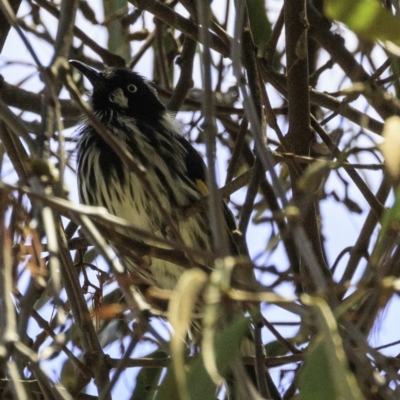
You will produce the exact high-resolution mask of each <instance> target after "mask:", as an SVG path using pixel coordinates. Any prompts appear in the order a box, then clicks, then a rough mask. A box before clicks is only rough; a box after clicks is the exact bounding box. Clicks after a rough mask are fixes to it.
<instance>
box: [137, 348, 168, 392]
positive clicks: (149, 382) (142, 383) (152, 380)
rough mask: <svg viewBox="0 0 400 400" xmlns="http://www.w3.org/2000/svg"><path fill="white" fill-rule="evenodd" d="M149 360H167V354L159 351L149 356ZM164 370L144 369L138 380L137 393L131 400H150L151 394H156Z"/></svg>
mask: <svg viewBox="0 0 400 400" xmlns="http://www.w3.org/2000/svg"><path fill="white" fill-rule="evenodd" d="M147 357H149V358H154V359H157V358H166V357H167V354H166V353H165V352H163V351H159V350H157V351H156V352H154V353H152V354H150V355H148V356H147ZM162 370H163V368H142V369H141V370H140V372H139V374H138V376H137V379H136V386H135V391H134V392H133V393H132V396H131V397H130V400H143V399H148V398H149V399H150V398H152V396H149V394H150V393H152V392H154V390H155V388H156V386H157V384H158V381H159V380H160V376H161V372H162Z"/></svg>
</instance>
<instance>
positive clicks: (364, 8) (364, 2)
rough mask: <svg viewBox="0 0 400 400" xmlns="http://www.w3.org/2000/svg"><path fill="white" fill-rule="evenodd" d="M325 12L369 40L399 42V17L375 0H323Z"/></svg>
mask: <svg viewBox="0 0 400 400" xmlns="http://www.w3.org/2000/svg"><path fill="white" fill-rule="evenodd" d="M324 5H325V7H324V10H325V14H326V15H327V16H328V17H330V18H332V19H336V20H338V21H341V22H343V23H345V24H346V25H347V26H348V27H349V28H350V29H351V30H352V31H353V32H355V33H356V34H357V35H360V36H362V37H364V38H366V39H369V40H382V41H387V40H388V41H392V42H394V43H396V44H397V45H399V44H400V19H399V18H396V17H394V16H393V15H392V14H391V13H390V12H389V11H388V10H386V9H385V8H383V7H382V6H381V4H380V3H379V2H378V1H376V0H352V1H348V0H325V2H324Z"/></svg>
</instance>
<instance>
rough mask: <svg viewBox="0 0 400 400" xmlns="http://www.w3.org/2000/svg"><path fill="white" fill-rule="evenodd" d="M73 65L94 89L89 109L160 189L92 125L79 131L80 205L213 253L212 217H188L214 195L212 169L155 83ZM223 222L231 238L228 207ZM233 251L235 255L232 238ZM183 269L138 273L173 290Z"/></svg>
mask: <svg viewBox="0 0 400 400" xmlns="http://www.w3.org/2000/svg"><path fill="white" fill-rule="evenodd" d="M70 64H71V65H72V66H74V67H75V68H76V69H78V70H79V71H80V72H81V73H82V74H83V75H84V76H85V77H86V78H87V79H88V80H89V81H90V83H91V84H92V86H93V93H92V96H91V99H90V105H91V108H92V110H93V112H94V114H95V115H96V116H97V117H98V119H99V120H100V122H101V123H102V124H103V125H104V127H105V128H107V130H108V131H109V132H110V133H111V134H112V135H114V137H115V139H117V141H118V142H119V143H120V145H121V146H122V148H124V149H126V150H127V151H128V152H129V153H131V155H132V156H133V158H134V159H135V160H137V161H138V163H140V165H141V167H143V168H144V169H145V171H146V179H147V181H148V184H149V185H150V187H151V188H152V192H153V193H149V192H148V191H147V190H146V188H145V186H144V185H143V183H142V181H141V179H140V178H139V177H138V176H137V175H136V174H135V172H133V171H130V170H129V169H128V168H127V167H126V166H125V165H124V163H123V162H122V160H121V159H120V158H119V157H118V156H117V154H116V153H115V152H114V151H113V150H112V149H111V148H110V147H109V146H108V145H107V144H106V143H105V141H104V140H103V139H102V138H101V137H100V135H99V134H98V133H97V131H96V129H95V128H94V127H92V126H91V125H90V123H88V122H87V123H84V124H83V126H82V128H81V129H80V131H79V142H78V147H77V149H78V167H77V176H78V188H79V196H80V201H81V202H82V203H84V204H87V205H94V206H102V207H105V208H106V209H107V210H108V211H109V212H110V213H111V214H114V215H116V216H118V217H121V218H124V219H125V220H127V221H129V222H131V223H132V224H133V225H134V226H135V227H137V228H140V229H142V230H144V231H147V232H149V233H152V234H153V235H154V236H156V237H160V238H163V239H169V240H173V241H179V240H182V241H183V243H184V244H185V245H186V246H189V247H192V248H200V249H202V250H206V251H210V250H212V238H211V231H210V223H209V221H208V215H207V213H206V212H199V213H196V214H194V215H191V216H190V217H184V215H183V213H184V210H185V208H186V207H188V206H189V205H191V204H193V203H194V202H196V201H197V200H199V199H200V198H201V197H203V196H204V195H206V194H207V186H206V183H205V180H206V178H205V168H206V166H205V164H204V161H203V159H202V158H201V156H200V155H199V153H198V152H197V151H196V150H195V149H194V148H193V147H192V145H191V144H190V143H189V142H188V141H187V140H186V139H185V138H184V137H183V136H182V134H181V133H180V132H179V130H178V129H177V127H176V125H177V124H176V122H175V121H174V119H173V118H172V117H171V116H170V115H169V113H168V112H167V111H166V108H165V106H164V105H163V104H162V103H161V101H160V100H159V99H158V96H157V93H156V90H155V89H154V87H153V86H152V85H151V83H149V82H147V81H146V80H145V79H144V78H143V77H141V76H140V75H138V74H137V73H135V72H132V71H130V70H128V69H125V68H109V69H106V70H104V71H102V72H98V71H96V70H94V69H93V68H91V67H89V66H87V65H86V64H83V63H82V62H80V61H75V60H71V61H70ZM154 194H155V195H156V197H157V200H156V201H155V200H154ZM160 204H161V205H162V209H160ZM165 213H167V214H168V215H169V216H170V217H171V219H172V220H173V221H174V223H175V225H176V227H177V231H178V234H179V236H180V237H176V236H177V235H176V231H175V232H174V230H173V229H171V226H170V224H169V223H168V221H167V220H166V218H165ZM224 217H225V222H226V229H227V231H228V235H227V236H228V237H231V232H232V231H233V230H235V229H236V225H235V221H234V219H233V216H232V214H231V213H230V212H229V210H228V208H227V206H226V205H225V204H224ZM137 239H140V238H137ZM230 247H231V251H232V253H233V255H236V254H237V249H236V246H235V245H234V244H233V241H232V242H231V246H230ZM124 262H125V264H128V267H130V268H136V265H134V264H135V263H134V262H132V260H129V259H126V260H124ZM183 271H184V268H183V267H181V266H178V265H176V264H174V263H171V262H169V261H165V260H161V259H156V258H153V259H152V261H151V265H150V271H149V274H147V275H146V274H145V271H138V272H139V273H141V274H142V275H146V276H145V278H146V279H147V280H148V281H149V284H155V285H156V286H158V287H159V288H161V289H173V288H174V287H175V285H176V283H177V280H178V279H179V277H180V276H181V274H182V272H183Z"/></svg>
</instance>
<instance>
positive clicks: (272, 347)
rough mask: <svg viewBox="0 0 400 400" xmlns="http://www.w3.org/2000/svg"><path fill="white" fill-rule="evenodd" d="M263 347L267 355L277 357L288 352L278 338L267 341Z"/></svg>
mask: <svg viewBox="0 0 400 400" xmlns="http://www.w3.org/2000/svg"><path fill="white" fill-rule="evenodd" d="M264 347H265V352H266V354H267V356H268V357H279V356H284V355H286V354H287V353H288V349H287V347H286V346H285V345H284V344H283V343H282V342H280V341H279V340H273V341H272V342H269V343H267V344H266V345H265V346H264Z"/></svg>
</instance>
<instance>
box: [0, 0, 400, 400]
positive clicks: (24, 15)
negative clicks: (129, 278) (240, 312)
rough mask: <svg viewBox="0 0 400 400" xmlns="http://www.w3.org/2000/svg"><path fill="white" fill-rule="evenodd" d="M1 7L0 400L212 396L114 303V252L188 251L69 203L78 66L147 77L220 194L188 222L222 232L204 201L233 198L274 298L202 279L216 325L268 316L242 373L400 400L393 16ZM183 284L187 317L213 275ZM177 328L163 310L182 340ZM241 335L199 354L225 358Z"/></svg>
mask: <svg viewBox="0 0 400 400" xmlns="http://www.w3.org/2000/svg"><path fill="white" fill-rule="evenodd" d="M0 6H1V7H0V27H1V29H0V50H1V51H2V55H1V73H2V79H1V81H0V139H1V143H0V155H1V158H0V161H1V183H0V198H1V202H0V204H1V206H0V221H1V228H0V266H1V269H0V272H1V274H2V276H1V279H0V296H1V297H0V371H1V372H0V374H1V379H0V390H1V396H2V398H12V399H37V398H40V399H42V398H43V399H53V398H54V399H73V398H75V399H76V398H77V399H93V398H100V399H109V398H111V396H112V397H114V398H115V397H116V396H118V397H123V398H126V399H144V398H171V399H172V398H178V396H180V397H181V398H185V396H186V398H187V396H189V398H192V399H197V398H199V399H200V398H201V399H208V398H214V397H215V392H216V388H215V385H214V383H213V382H212V380H211V379H210V374H211V376H212V377H214V378H215V375H214V376H213V375H212V371H211V370H210V369H208V370H207V371H206V370H205V367H204V365H203V363H202V358H201V356H200V355H197V356H196V355H194V356H191V357H190V362H189V363H188V365H187V367H186V368H183V366H182V364H180V363H179V360H180V357H179V355H180V353H179V352H180V351H181V350H182V349H180V348H178V349H176V348H175V350H174V347H173V346H172V347H171V348H172V361H171V358H170V357H171V350H170V346H169V335H170V334H169V328H168V326H167V323H166V322H165V320H164V319H160V318H157V315H158V314H157V313H156V312H155V310H150V313H155V316H153V317H152V318H151V322H150V324H148V325H147V324H144V325H143V324H142V321H143V318H139V317H140V315H141V313H140V312H139V310H138V309H137V308H136V306H135V304H134V303H133V302H132V300H131V301H129V299H127V298H126V297H125V298H124V297H123V296H122V294H121V287H122V288H125V289H126V286H129V285H128V284H127V283H126V282H125V281H124V279H123V278H124V277H123V276H119V275H118V259H117V258H116V257H115V256H114V254H113V253H112V252H111V250H110V249H109V247H108V245H107V241H106V240H107V239H108V240H111V239H112V240H114V243H117V245H118V246H117V247H118V250H119V252H120V253H122V252H127V251H133V252H134V253H135V254H136V255H137V256H139V257H148V256H157V257H165V256H168V257H173V258H174V259H175V260H177V262H178V261H179V262H182V259H184V257H185V254H184V253H183V252H181V251H180V248H179V246H178V247H177V248H173V249H171V250H170V251H169V252H161V251H160V248H158V247H156V246H147V247H146V246H143V245H141V244H140V243H137V242H134V241H132V240H129V239H128V238H127V237H123V235H122V237H119V236H117V237H116V235H115V228H116V227H117V226H119V227H121V226H124V222H123V221H120V220H118V219H116V218H113V217H112V216H109V215H107V214H105V213H104V212H102V211H101V210H98V209H93V208H88V207H83V206H80V205H78V200H77V196H76V187H75V186H76V184H75V177H74V171H75V156H74V146H75V137H74V133H73V132H74V131H75V129H76V125H77V124H78V118H79V115H81V114H82V113H84V112H85V109H84V104H83V103H81V101H80V99H81V94H82V95H83V97H84V98H87V97H86V94H87V90H88V89H90V88H86V82H84V81H82V78H81V77H80V76H79V74H76V72H75V71H71V70H70V69H69V67H68V64H67V60H68V59H71V58H73V59H78V60H81V61H84V62H86V63H87V64H89V65H91V66H93V67H94V68H97V69H102V68H103V66H104V65H107V66H128V67H129V68H134V69H135V70H138V71H139V72H141V73H142V74H143V75H144V76H146V77H147V78H151V79H152V80H153V81H154V82H155V84H156V86H157V90H158V93H159V96H160V98H161V99H162V101H163V102H165V104H166V105H167V107H168V109H169V110H171V112H176V113H177V118H178V119H179V120H181V121H182V122H183V123H184V129H183V131H184V134H185V136H186V137H187V138H188V139H189V140H190V141H191V142H192V143H193V144H194V145H195V146H196V148H197V149H198V150H199V151H200V152H202V153H203V154H204V155H205V158H206V160H207V163H208V165H209V167H210V171H211V172H210V176H209V186H210V188H211V189H210V195H209V197H208V199H207V200H204V201H203V202H200V203H199V204H196V205H194V206H193V207H192V208H191V211H192V212H195V211H196V210H197V209H199V208H201V207H204V206H209V207H210V210H211V215H213V216H214V217H215V218H214V219H213V221H218V212H217V211H215V213H216V214H213V212H214V210H217V209H218V207H213V204H218V199H219V198H220V196H222V197H224V198H226V199H228V198H229V199H230V202H229V205H230V208H231V209H232V210H233V212H234V213H235V215H236V216H237V220H238V225H239V227H240V229H241V231H242V232H243V234H244V236H245V237H246V238H247V242H248V246H249V249H250V254H251V259H252V262H253V266H254V268H255V269H256V273H257V276H258V277H259V278H260V282H262V283H263V284H264V285H265V290H264V291H262V292H257V293H248V292H232V291H230V290H229V289H227V288H226V287H224V286H211V285H210V283H209V281H207V283H206V284H207V287H208V288H210V289H211V290H214V291H216V293H217V294H218V295H221V296H222V298H223V299H224V300H225V301H224V302H221V303H220V304H217V306H216V308H217V310H218V311H221V310H223V311H230V310H232V309H236V308H235V307H234V303H235V302H236V301H246V300H247V301H249V300H252V301H254V303H258V302H259V303H260V304H261V307H262V311H263V320H262V327H260V329H259V330H258V331H257V332H258V333H259V334H258V335H257V336H256V339H257V340H256V348H257V350H258V352H257V353H258V357H256V358H255V359H253V358H251V359H245V360H243V362H245V363H250V364H251V363H252V364H256V366H257V367H258V368H261V367H262V365H266V366H268V367H269V369H270V371H271V374H272V376H273V378H274V381H275V384H276V386H277V387H278V389H279V391H280V393H281V394H282V397H283V398H284V399H291V398H295V397H296V398H297V397H300V398H302V399H316V398H324V399H338V398H346V399H353V398H354V399H361V398H368V399H370V398H371V399H375V398H376V399H395V398H399V396H400V393H399V389H398V382H399V375H398V370H399V359H398V357H397V355H398V353H399V351H400V350H399V343H400V342H399V337H398V332H399V328H400V326H399V318H398V301H397V292H398V290H399V282H398V277H399V265H398V263H399V261H398V260H399V254H398V253H399V246H398V243H399V236H398V220H399V211H398V208H399V206H398V196H397V195H396V188H397V185H398V170H399V163H398V160H399V159H400V155H399V154H398V151H399V150H398V149H400V145H399V143H398V139H397V136H398V132H399V125H400V123H399V120H398V119H397V117H394V116H396V115H399V114H400V103H399V100H398V97H399V84H398V73H399V54H400V52H399V50H398V47H396V46H397V45H399V42H400V34H399V29H398V26H399V20H398V16H397V15H398V13H399V5H398V3H397V2H396V1H395V0H382V1H375V0H355V1H352V2H346V1H340V0H329V1H328V0H327V1H325V3H323V2H322V1H320V0H309V1H308V2H305V3H303V2H291V1H285V2H283V1H278V0H276V1H272V0H268V1H265V2H264V1H261V0H247V1H246V2H243V1H237V2H232V1H222V0H221V1H214V2H211V3H210V7H208V4H206V3H205V2H202V1H201V0H199V1H198V2H195V1H190V0H185V1H166V2H162V1H155V0H151V1H144V0H131V1H129V2H126V1H122V0H118V1H117V0H116V1H111V0H110V1H106V0H104V1H103V2H96V1H77V0H62V1H61V2H59V3H58V2H52V1H46V0H35V1H33V0H30V1H19V0H11V1H10V0H9V1H6V0H2V1H1V2H0ZM15 15H17V17H15ZM207 27H208V30H207V29H206V28H207ZM209 50H210V52H209ZM387 120H389V121H388V122H386V124H385V125H384V123H385V121H387ZM384 126H385V129H384ZM310 127H312V128H310ZM383 131H384V134H385V137H386V138H387V139H386V144H385V145H384V147H382V149H383V152H384V154H385V157H386V161H387V164H388V166H389V169H390V175H389V174H388V173H387V172H385V170H384V166H383V156H382V155H381V153H380V150H379V148H378V147H377V145H376V142H381V140H380V138H379V136H378V135H381V134H382V132H383ZM216 182H218V184H219V186H220V187H221V189H219V190H217V186H216V184H215V183H216ZM393 188H394V190H393ZM385 205H386V207H385ZM191 211H190V210H189V212H191ZM212 226H213V229H214V230H215V232H218V230H219V224H218V223H216V224H215V223H214V224H212ZM78 227H81V228H80V230H78ZM128 228H129V227H128ZM128 228H127V229H128ZM131 229H132V227H131ZM216 237H218V235H216ZM217 248H218V246H217ZM99 255H100V256H99ZM216 255H217V252H216V254H215V256H216ZM228 264H229V260H226V262H225V263H224V262H220V263H219V264H218V265H219V269H218V270H219V271H220V272H221V273H222V274H223V275H224V276H225V275H229V274H228V269H229V265H228ZM186 278H187V282H189V283H188V285H187V286H186V287H184V286H181V291H180V292H179V296H177V297H176V298H178V300H176V306H177V307H178V306H180V307H182V308H181V309H183V310H185V311H190V310H187V309H185V305H187V304H189V303H190V300H193V291H190V290H188V288H189V289H190V288H192V287H197V286H198V285H200V284H201V283H200V282H201V279H203V278H199V277H198V276H196V274H195V273H194V274H193V273H191V271H188V272H187V274H186ZM191 285H192V286H191ZM196 285H197V286H196ZM185 290H186V291H185ZM187 292H189V294H188V293H187ZM125 294H126V291H125ZM157 295H159V293H157V292H155V296H157ZM176 298H175V299H176ZM205 312H206V313H211V314H212V313H213V312H215V310H213V308H212V305H208V306H207V307H206V310H205ZM180 316H181V315H175V316H174V315H173V313H172V315H171V314H170V315H169V317H170V320H171V322H172V323H173V324H174V323H175V329H176V331H179V330H180V329H181V330H183V331H184V330H185V329H186V322H187V321H179V318H176V317H180ZM135 317H136V319H135ZM174 317H175V319H174ZM242 326H243V319H241V317H240V316H238V317H237V319H236V320H235V322H234V323H233V325H232V326H231V327H228V328H227V329H226V330H225V331H223V332H222V333H219V337H218V339H217V345H216V346H214V347H213V346H211V350H210V351H209V352H208V353H206V354H204V356H205V357H206V359H208V360H213V359H214V358H216V359H217V360H218V365H219V367H220V369H221V370H223V369H224V368H225V367H226V366H227V365H229V364H231V363H233V362H234V360H235V358H237V357H238V354H236V353H235V352H234V351H232V349H234V348H236V347H237V344H238V343H240V341H241V339H242V331H243V329H241V327H242ZM209 329H210V331H211V333H212V334H213V333H215V331H216V330H217V329H216V327H215V326H211V327H209ZM388 342H390V343H388ZM205 344H206V345H207V343H205ZM261 348H264V350H265V355H263V354H262V353H261V352H260V349H261ZM172 365H174V368H175V370H173V368H172ZM214 372H215V371H214ZM179 377H180V378H182V377H183V380H182V379H180V378H179ZM175 378H177V379H175ZM238 385H239V387H240V385H244V386H243V387H245V385H246V382H245V380H244V379H243V382H242V381H241V379H238ZM217 392H218V396H219V397H220V398H223V397H224V394H225V391H224V390H223V389H222V390H219V391H218V390H217ZM259 392H260V393H261V395H262V396H264V397H265V398H267V397H269V393H268V388H265V387H264V388H263V387H262V385H261V387H260V388H259ZM238 393H240V391H239V392H238ZM258 396H259V395H258V394H256V392H254V393H253V392H250V393H247V394H246V397H247V398H260V397H258ZM238 397H239V398H241V397H240V395H239V394H238Z"/></svg>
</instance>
